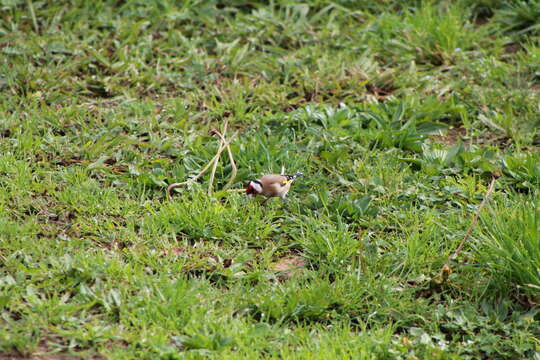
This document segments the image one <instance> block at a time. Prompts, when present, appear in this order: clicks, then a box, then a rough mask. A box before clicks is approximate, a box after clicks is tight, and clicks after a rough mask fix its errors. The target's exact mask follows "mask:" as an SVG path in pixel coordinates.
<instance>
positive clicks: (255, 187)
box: [246, 180, 263, 198]
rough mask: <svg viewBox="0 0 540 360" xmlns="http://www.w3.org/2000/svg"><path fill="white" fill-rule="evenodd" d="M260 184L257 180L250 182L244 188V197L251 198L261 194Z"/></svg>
mask: <svg viewBox="0 0 540 360" xmlns="http://www.w3.org/2000/svg"><path fill="white" fill-rule="evenodd" d="M262 191H263V189H262V183H261V182H260V181H259V180H251V181H250V182H249V184H248V186H247V187H246V195H247V196H248V197H250V198H253V197H255V196H257V195H259V194H260V193H262Z"/></svg>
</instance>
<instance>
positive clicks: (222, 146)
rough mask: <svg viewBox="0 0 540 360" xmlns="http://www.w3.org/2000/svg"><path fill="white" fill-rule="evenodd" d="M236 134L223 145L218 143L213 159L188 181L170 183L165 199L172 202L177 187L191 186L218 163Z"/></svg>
mask: <svg viewBox="0 0 540 360" xmlns="http://www.w3.org/2000/svg"><path fill="white" fill-rule="evenodd" d="M237 134H238V133H237V132H236V133H234V134H233V136H231V138H230V139H229V140H227V141H226V142H225V143H223V142H221V141H220V147H219V149H218V151H217V153H216V155H214V157H213V158H212V160H210V161H209V162H208V164H206V166H205V167H204V168H203V169H202V170H201V171H200V172H199V173H198V174H197V175H196V176H195V177H193V178H191V179H189V180H186V181H182V182H178V183H172V184H170V185H169V186H168V187H167V198H168V199H169V200H172V190H173V189H175V188H177V187H180V186H184V185H188V184H191V183H194V182H195V181H197V180H198V179H199V178H200V177H201V176H203V175H204V174H205V173H206V172H207V171H208V169H210V167H211V166H212V165H214V164H216V163H217V161H219V157H220V156H221V153H222V152H223V150H224V149H225V148H226V147H228V146H229V144H230V143H231V141H233V140H234V138H235V137H236V135H237Z"/></svg>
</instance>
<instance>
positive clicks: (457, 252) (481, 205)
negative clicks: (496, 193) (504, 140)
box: [448, 176, 497, 260]
mask: <svg viewBox="0 0 540 360" xmlns="http://www.w3.org/2000/svg"><path fill="white" fill-rule="evenodd" d="M496 179H497V178H496V177H495V176H493V177H492V178H491V183H490V184H489V188H488V190H487V192H486V195H485V196H484V199H483V200H482V202H481V203H480V206H478V209H477V210H476V213H475V214H474V217H473V219H472V221H471V225H469V228H468V229H467V232H466V233H465V236H464V237H463V240H461V243H460V244H459V246H458V247H457V249H456V251H455V252H454V253H453V254H452V255H451V256H450V257H449V258H448V260H451V259H456V258H457V257H458V255H459V254H460V253H461V251H462V250H463V246H464V245H465V243H466V242H467V240H468V239H469V236H470V235H471V233H472V231H473V229H474V227H475V226H476V223H477V222H478V218H479V217H480V212H481V211H482V209H483V208H484V206H485V205H486V203H487V201H488V199H489V197H490V196H491V194H492V193H493V190H494V189H495V180H496Z"/></svg>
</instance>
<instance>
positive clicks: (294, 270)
mask: <svg viewBox="0 0 540 360" xmlns="http://www.w3.org/2000/svg"><path fill="white" fill-rule="evenodd" d="M305 267H306V260H305V259H304V258H302V257H300V256H298V255H289V256H287V257H284V258H282V259H280V260H279V261H278V262H277V263H275V264H274V265H273V266H272V267H271V268H270V269H271V270H272V271H275V272H277V273H278V274H277V277H278V279H279V280H280V281H284V280H289V279H292V278H293V277H294V276H297V275H299V274H300V273H301V272H302V270H304V269H305Z"/></svg>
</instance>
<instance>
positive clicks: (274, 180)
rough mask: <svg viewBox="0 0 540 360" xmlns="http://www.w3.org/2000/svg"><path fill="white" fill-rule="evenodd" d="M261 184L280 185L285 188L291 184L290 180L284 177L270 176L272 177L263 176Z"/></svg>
mask: <svg viewBox="0 0 540 360" xmlns="http://www.w3.org/2000/svg"><path fill="white" fill-rule="evenodd" d="M261 182H262V183H263V184H267V185H272V184H279V185H281V186H283V185H287V184H288V183H289V182H290V180H288V179H287V178H286V177H285V176H283V175H277V174H270V175H265V176H263V177H262V178H261Z"/></svg>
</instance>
